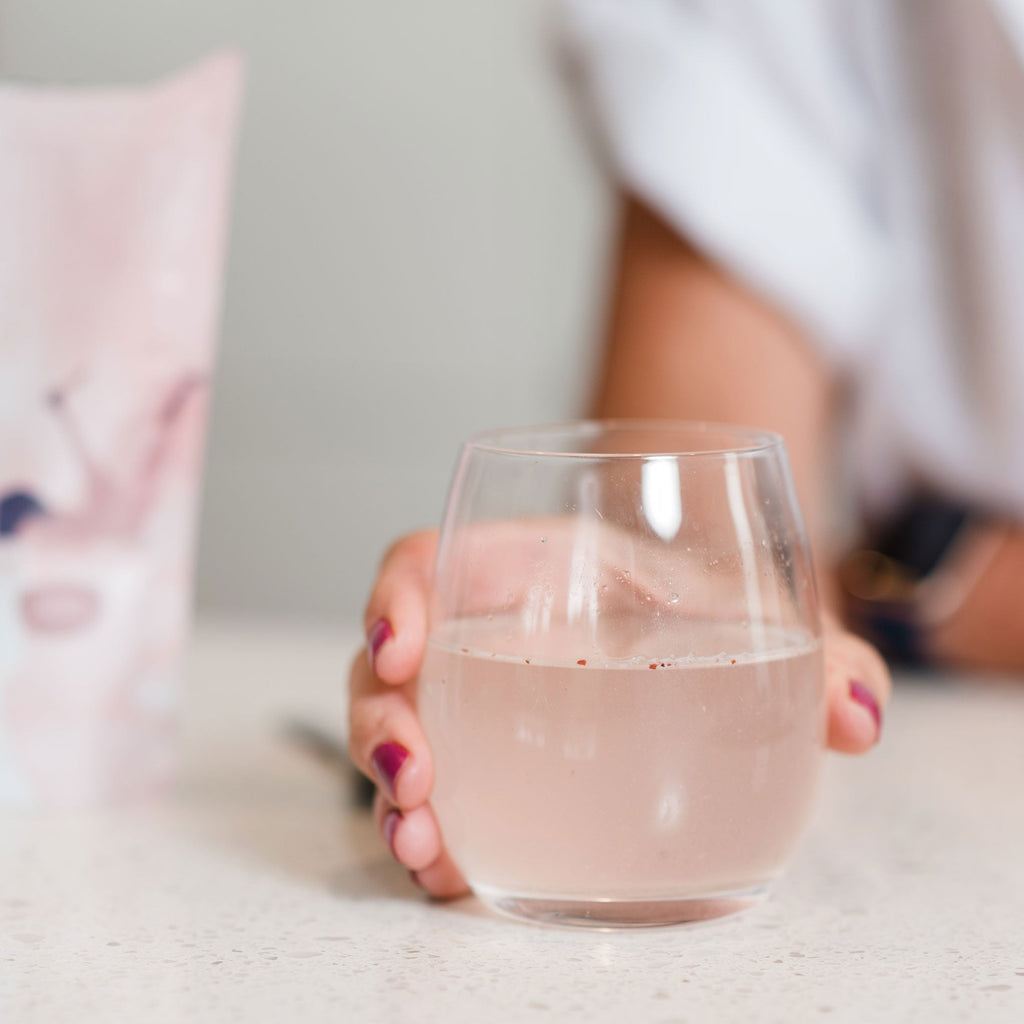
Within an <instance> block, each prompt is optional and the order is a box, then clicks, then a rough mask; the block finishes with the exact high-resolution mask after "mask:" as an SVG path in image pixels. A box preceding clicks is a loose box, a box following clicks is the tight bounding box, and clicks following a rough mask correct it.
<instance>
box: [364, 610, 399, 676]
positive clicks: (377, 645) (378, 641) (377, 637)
mask: <svg viewBox="0 0 1024 1024" xmlns="http://www.w3.org/2000/svg"><path fill="white" fill-rule="evenodd" d="M394 635H395V633H394V630H392V628H391V623H390V622H388V620H387V619H378V620H377V622H376V623H375V624H374V627H373V629H371V630H370V635H369V637H368V638H367V640H368V642H369V645H370V668H373V663H374V662H375V661H376V660H377V655H378V653H379V652H380V649H381V648H382V647H383V646H384V645H385V644H386V643H387V642H388V641H389V640H390V639H391V638H392V637H393V636H394Z"/></svg>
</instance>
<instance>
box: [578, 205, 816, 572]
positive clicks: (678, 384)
mask: <svg viewBox="0 0 1024 1024" xmlns="http://www.w3.org/2000/svg"><path fill="white" fill-rule="evenodd" d="M593 404H594V407H593V412H594V414H595V415H597V416H601V417H655V418H658V417H662V418H670V419H689V420H711V421H720V422H729V423H738V424H743V425H747V426H754V427H760V428H763V429H768V430H774V431H777V432H778V433H780V434H782V436H783V437H784V438H785V439H786V445H787V447H788V449H789V454H790V459H791V461H792V464H793V473H794V476H795V479H796V485H797V490H798V492H799V495H800V500H801V504H802V506H803V508H804V512H805V515H806V517H807V521H808V526H809V529H810V532H811V535H812V539H813V541H814V544H815V547H816V548H818V549H819V551H818V555H819V564H824V563H825V561H827V554H826V553H825V552H824V551H821V550H820V548H821V545H822V537H823V535H824V530H823V516H824V506H825V499H826V495H825V493H824V491H825V480H826V479H827V460H828V458H829V454H830V450H831V444H832V442H831V435H832V433H833V429H832V428H833V422H832V421H833V418H834V406H835V386H834V383H833V381H832V379H831V376H830V374H829V373H828V371H827V368H826V367H825V365H824V364H823V363H822V361H821V360H820V358H819V357H818V355H817V354H816V353H815V351H814V349H813V348H812V347H811V346H810V345H809V344H808V343H807V341H806V340H805V339H804V338H803V336H802V335H801V334H800V332H799V330H798V329H797V328H796V327H795V326H794V325H793V324H792V323H791V322H790V321H789V320H788V319H786V318H785V317H784V316H783V315H782V314H781V313H779V312H778V311H777V310H775V309H774V308H772V307H771V306H769V305H768V304H766V303H765V302H763V301H762V300H760V299H759V298H758V297H756V296H755V295H753V294H752V293H751V292H750V291H749V290H747V289H745V288H744V287H743V286H742V285H741V284H739V283H738V282H736V281H735V280H734V279H732V278H731V277H729V276H728V275H727V274H725V273H723V272H722V271H721V270H720V269H718V268H717V267H715V266H714V265H713V264H712V263H710V262H709V261H708V260H707V259H705V258H704V257H703V256H702V255H701V254H700V253H698V252H697V251H696V250H694V249H693V248H692V247H691V246H690V245H688V244H687V243H686V242H685V241H684V240H683V239H682V238H681V237H680V236H679V235H678V234H676V233H675V232H674V231H672V230H671V229H670V228H669V227H667V226H666V225H665V224H664V223H663V222H661V221H660V220H659V219H658V218H657V217H656V216H654V215H653V214H652V213H650V212H649V211H647V210H646V209H645V208H644V207H643V206H641V205H640V204H639V203H637V202H635V201H626V202H625V204H624V209H623V217H622V224H621V228H620V236H619V243H618V251H617V265H616V270H615V280H614V291H613V302H612V306H611V310H610V315H609V321H608V330H607V337H606V341H605V349H604V356H603V359H602V363H601V370H600V374H599V379H598V388H597V394H596V397H595V399H594V403H593Z"/></svg>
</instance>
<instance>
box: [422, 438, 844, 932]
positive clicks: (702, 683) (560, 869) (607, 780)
mask: <svg viewBox="0 0 1024 1024" xmlns="http://www.w3.org/2000/svg"><path fill="white" fill-rule="evenodd" d="M418 702H419V710H420V714H421V716H422V720H423V723H424V727H425V729H426V731H427V736H428V739H429V741H430V744H431V749H432V751H433V756H434V761H435V771H436V779H435V786H434V792H433V795H432V804H433V807H434V810H435V812H436V814H437V817H438V820H439V822H440V824H441V827H442V830H443V833H444V836H445V840H446V843H447V846H448V849H449V851H450V852H451V854H452V856H453V858H454V859H455V861H456V863H458V865H459V866H460V868H461V869H462V871H463V873H464V874H465V876H466V878H467V880H468V882H469V884H470V885H471V887H472V888H473V890H474V892H475V893H476V894H477V895H478V896H479V897H480V898H481V899H482V900H483V901H484V902H486V903H487V904H489V905H490V906H492V907H493V908H495V909H497V910H499V911H502V912H505V913H508V914H512V915H515V916H519V917H526V918H530V919H534V920H541V921H548V922H562V923H571V924H581V925H591V926H599V927H622V926H638V925H658V924H674V923H681V922H686V921H694V920H702V919H706V918H709V917H716V916H719V915H721V914H726V913H729V912H731V911H734V910H738V909H741V908H743V907H745V906H748V905H750V904H751V903H753V902H756V901H757V900H758V899H759V898H760V897H761V896H762V895H763V894H764V893H765V891H766V889H767V887H768V886H769V885H770V883H771V882H772V880H773V879H774V878H775V877H776V876H777V875H778V873H779V872H780V870H781V869H782V867H783V866H784V864H785V862H786V860H787V858H788V857H789V856H790V854H791V852H792V850H793V848H794V846H795V844H796V843H797V840H798V838H799V836H800V834H801V832H802V830H803V828H804V825H805V823H806V821H807V818H808V815H809V812H810V809H811V805H812V801H813V796H814V792H815V789H816V784H817V778H818V774H819V767H820V762H821V758H822V752H823V750H824V745H825V696H824V665H823V658H822V651H821V630H820V623H819V614H818V602H817V597H816V592H815V585H814V577H813V570H812V565H811V559H810V554H809V550H808V545H807V539H806V535H805V531H804V527H803V524H802V521H801V516H800V512H799V509H798V507H797V502H796V498H795V494H794V489H793V484H792V479H791V474H790V469H789V464H788V459H787V455H786V451H785V447H784V444H783V442H782V439H781V438H780V437H778V436H777V435H774V434H770V433H765V432H758V431H752V430H748V429H743V428H739V427H732V426H722V425H712V424H688V423H671V422H644V421H613V422H582V423H570V424H564V425H559V426H552V427H541V428H528V429H522V430H509V431H498V432H494V433H489V434H485V435H481V436H479V437H477V438H475V439H473V440H471V441H469V442H468V443H467V444H466V445H465V447H464V449H463V451H462V456H461V459H460V461H459V463H458V468H457V470H456V474H455V478H454V481H453V484H452V488H451V492H450V496H449V501H448V508H447V512H446V515H445V519H444V526H443V530H442V534H441V542H440V547H439V553H438V564H437V590H436V601H435V607H434V610H433V618H432V629H431V635H430V639H429V643H428V647H427V654H426V658H425V661H424V665H423V669H422V672H421V675H420V681H419V690H418Z"/></svg>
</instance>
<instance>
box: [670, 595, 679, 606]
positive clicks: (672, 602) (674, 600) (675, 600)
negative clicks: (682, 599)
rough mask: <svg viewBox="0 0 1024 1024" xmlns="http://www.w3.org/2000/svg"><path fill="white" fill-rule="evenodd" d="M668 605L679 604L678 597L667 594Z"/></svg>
mask: <svg viewBox="0 0 1024 1024" xmlns="http://www.w3.org/2000/svg"><path fill="white" fill-rule="evenodd" d="M668 603H669V604H679V595H678V594H669V595H668Z"/></svg>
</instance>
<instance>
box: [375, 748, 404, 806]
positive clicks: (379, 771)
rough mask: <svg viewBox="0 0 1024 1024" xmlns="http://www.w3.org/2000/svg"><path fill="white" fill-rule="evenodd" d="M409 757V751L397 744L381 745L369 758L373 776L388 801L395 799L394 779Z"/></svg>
mask: <svg viewBox="0 0 1024 1024" xmlns="http://www.w3.org/2000/svg"><path fill="white" fill-rule="evenodd" d="M408 757H409V751H408V750H406V749H405V747H400V746H399V745H398V744H397V743H382V744H381V745H380V746H379V747H377V749H376V750H375V751H374V752H373V756H372V757H371V758H370V761H371V763H372V764H373V774H374V775H375V776H376V777H377V782H378V784H379V785H380V787H381V789H383V790H384V793H385V795H386V796H387V797H388V799H389V800H392V801H393V800H394V799H395V779H396V778H397V777H398V773H399V771H401V768H402V765H403V764H405V762H406V760H407V759H408Z"/></svg>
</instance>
